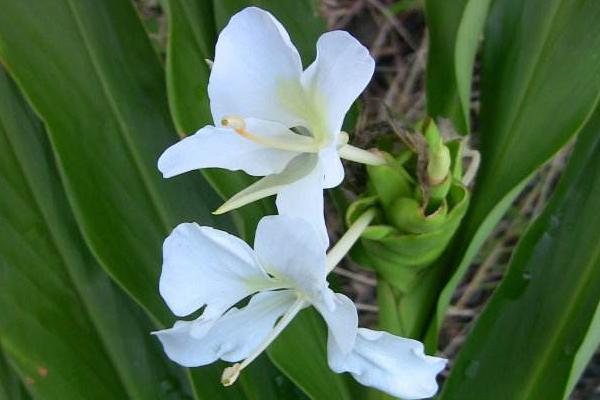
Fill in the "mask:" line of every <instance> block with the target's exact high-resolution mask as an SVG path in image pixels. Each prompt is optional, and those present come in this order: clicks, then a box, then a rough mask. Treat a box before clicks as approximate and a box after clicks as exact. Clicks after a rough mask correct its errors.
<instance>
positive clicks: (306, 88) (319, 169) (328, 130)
mask: <svg viewBox="0 0 600 400" xmlns="http://www.w3.org/2000/svg"><path fill="white" fill-rule="evenodd" d="M374 67H375V63H374V61H373V58H372V57H371V56H370V55H369V52H368V51H367V49H366V48H365V47H364V46H362V45H361V44H360V43H359V42H358V41H357V40H356V39H355V38H353V37H352V36H351V35H350V34H348V33H347V32H342V31H332V32H327V33H325V34H323V35H322V36H321V37H320V38H319V40H318V42H317V58H316V60H315V61H314V62H313V63H312V64H311V65H310V66H309V67H308V68H307V69H306V70H304V71H303V70H302V63H301V61H300V56H299V54H298V51H297V50H296V48H295V47H294V45H293V44H292V42H291V41H290V37H289V36H288V34H287V32H286V30H285V28H284V27H283V26H282V25H281V24H280V23H279V21H277V20H276V19H275V18H274V17H273V16H272V15H271V14H269V13H268V12H266V11H264V10H261V9H258V8H255V7H249V8H246V9H244V10H242V11H240V12H239V13H237V14H235V15H234V16H233V17H232V18H231V20H230V22H229V24H228V25H227V26H226V27H225V28H224V29H223V31H222V32H221V34H220V35H219V39H218V41H217V45H216V50H215V59H214V63H213V65H212V70H211V74H210V80H209V84H208V95H209V98H210V107H211V112H212V116H213V121H214V124H215V126H205V127H204V128H202V129H200V130H199V131H198V132H197V133H196V134H194V135H192V136H190V137H187V138H185V139H183V140H182V141H180V142H179V143H177V144H175V145H173V146H171V147H170V148H169V149H167V150H166V151H165V152H164V154H163V155H162V156H161V157H160V159H159V162H158V167H159V169H160V171H161V172H162V173H163V175H164V176H165V177H171V176H174V175H178V174H181V173H183V172H187V171H190V170H194V169H201V168H225V169H229V170H243V171H245V172H246V173H248V174H250V175H254V176H265V178H263V179H261V180H259V181H258V182H256V183H255V184H253V185H251V186H249V187H248V188H246V189H245V190H243V191H241V192H240V193H238V194H237V195H235V196H233V197H232V198H231V199H230V200H228V201H227V202H226V203H225V204H224V205H223V206H221V207H220V208H219V209H218V210H217V211H216V213H222V212H226V211H229V210H232V209H234V208H237V207H240V206H242V205H244V204H247V203H249V202H252V201H255V200H258V199H260V198H263V197H267V196H271V195H274V194H277V200H276V204H277V208H278V211H279V213H280V214H286V215H291V216H298V217H302V218H304V219H307V220H309V221H311V223H313V224H314V225H315V226H316V227H317V229H318V230H319V232H320V234H321V237H322V239H323V242H324V243H325V244H326V245H327V244H328V239H327V232H326V230H325V224H324V217H323V188H331V187H334V186H337V185H339V184H340V182H342V180H343V178H344V169H343V166H342V163H341V161H340V155H342V156H343V157H344V158H348V159H352V160H355V161H360V162H364V163H375V164H376V163H381V162H382V161H381V158H380V157H376V156H375V155H373V154H372V153H369V152H367V151H364V150H360V149H357V148H355V147H352V146H349V145H347V144H346V142H347V141H348V136H347V134H345V133H340V130H341V128H342V122H343V121H344V117H345V114H346V113H347V112H348V109H349V108H350V106H351V104H352V103H353V102H354V100H356V98H357V97H358V95H359V94H360V93H361V92H362V91H363V89H364V88H365V86H366V85H367V83H368V82H369V80H370V79H371V76H372V75H373V71H374Z"/></svg>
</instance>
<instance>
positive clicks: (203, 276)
mask: <svg viewBox="0 0 600 400" xmlns="http://www.w3.org/2000/svg"><path fill="white" fill-rule="evenodd" d="M163 252H164V263H163V271H162V274H161V277H160V293H161V295H162V296H163V298H164V299H165V301H166V303H167V305H168V306H169V307H170V308H171V310H172V311H173V313H175V314H176V315H177V316H180V317H183V316H186V315H189V314H191V313H193V312H195V311H197V310H198V309H200V308H202V307H205V308H204V310H203V313H202V315H201V316H200V317H198V318H197V319H195V320H193V321H177V322H176V323H175V325H174V326H173V328H171V329H166V330H162V331H159V332H155V334H156V335H157V336H158V337H159V339H160V341H161V342H162V344H163V346H164V349H165V351H166V353H167V355H168V356H169V357H170V358H171V359H172V360H173V361H175V362H177V363H179V364H181V365H184V366H187V367H195V366H201V365H206V364H210V363H212V362H214V361H216V360H218V359H222V360H225V361H229V362H236V364H234V365H233V366H232V367H229V368H227V369H226V370H225V371H224V374H223V384H226V385H229V384H232V383H233V382H234V381H235V379H236V378H237V376H238V375H239V373H240V371H241V370H242V369H243V368H245V367H246V366H247V365H248V364H249V363H250V362H251V361H252V360H254V359H255V358H256V357H257V356H258V355H260V354H261V353H262V352H263V351H264V350H265V349H266V348H267V347H268V345H269V344H270V343H271V342H272V341H273V340H274V339H275V338H276V337H277V336H278V335H279V333H281V331H282V330H283V329H284V328H285V327H286V326H287V325H288V324H289V322H290V321H291V320H292V319H293V318H294V316H295V315H296V314H297V313H298V312H299V311H300V310H302V309H303V308H305V307H308V306H311V305H312V306H314V307H315V308H316V309H317V310H318V311H319V313H320V314H321V315H322V316H323V318H324V320H325V322H326V323H327V326H328V331H329V333H328V360H329V365H330V367H331V368H332V369H333V370H334V371H335V372H338V373H340V372H349V373H351V374H352V375H353V376H354V378H355V379H356V380H358V381H359V382H361V383H362V384H365V385H368V386H372V387H375V388H377V389H379V390H382V391H385V392H387V393H389V394H391V395H393V396H398V397H401V398H404V399H420V398H426V397H430V396H433V395H434V394H435V392H436V391H437V383H436V380H435V377H436V375H437V374H438V373H439V372H440V371H441V370H442V369H443V368H444V367H445V364H446V361H445V360H444V359H441V358H436V357H430V356H426V355H425V354H424V353H423V346H422V344H421V343H419V342H417V341H414V340H410V339H404V338H400V337H397V336H393V335H390V334H388V333H385V332H377V331H372V330H369V329H362V328H361V329H358V317H357V312H356V308H355V306H354V304H353V303H352V301H351V300H350V299H349V298H348V297H346V296H344V295H343V294H340V293H334V292H333V291H332V290H331V289H329V287H328V283H327V280H326V275H327V273H328V268H327V267H326V255H325V252H324V250H323V247H322V243H321V242H320V240H319V238H318V235H316V234H315V232H314V228H313V226H312V225H311V224H309V223H308V222H306V221H304V220H301V219H298V218H294V217H286V216H268V217H265V218H263V219H262V220H261V221H260V223H259V225H258V228H257V232H256V239H255V243H254V250H253V249H251V248H250V247H249V246H248V245H247V244H246V243H245V242H244V241H242V240H241V239H238V238H237V237H235V236H232V235H230V234H228V233H225V232H222V231H219V230H216V229H213V228H209V227H201V226H198V225H197V224H192V223H186V224H181V225H179V226H178V227H177V228H176V229H175V230H174V231H173V232H172V234H171V235H170V236H169V237H168V238H167V239H166V241H165V244H164V248H163ZM248 296H251V297H250V301H249V302H248V303H247V304H246V305H244V306H242V307H240V308H237V307H236V306H235V305H236V304H238V303H240V302H241V301H243V300H245V299H246V298H247V297H248ZM289 356H290V357H294V355H293V354H290V355H289ZM237 362H239V363H237Z"/></svg>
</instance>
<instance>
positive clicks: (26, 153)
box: [0, 69, 185, 399]
mask: <svg viewBox="0 0 600 400" xmlns="http://www.w3.org/2000/svg"><path fill="white" fill-rule="evenodd" d="M0 160H1V161H0V182H1V186H2V187H3V195H2V196H1V198H0V276H1V281H2V291H0V308H1V309H2V315H1V316H0V344H1V347H2V348H3V350H4V351H5V352H6V354H8V355H9V357H10V359H11V361H13V362H14V366H15V368H16V369H17V370H18V372H19V375H21V376H22V377H23V378H24V379H25V380H26V382H27V385H28V387H29V390H30V391H31V392H33V393H34V394H35V396H36V397H39V398H44V399H64V398H65V396H67V397H68V398H89V399H92V398H95V399H105V398H132V399H158V398H164V397H166V396H167V395H170V396H175V398H182V397H184V396H185V392H184V391H182V389H181V388H180V383H179V379H178V377H177V375H176V374H175V373H174V371H172V370H170V368H168V367H167V362H166V361H165V359H164V356H163V355H162V350H161V349H160V347H159V345H158V343H157V342H156V341H155V340H153V339H152V338H151V337H150V336H149V332H150V331H151V330H152V329H153V326H152V324H151V323H150V321H149V319H148V318H147V317H146V316H145V315H144V314H143V313H142V312H141V310H140V309H139V308H138V306H137V305H135V304H134V303H132V302H131V300H130V299H129V298H128V297H127V296H126V295H125V294H124V293H122V291H121V290H120V289H118V288H117V287H116V286H115V285H114V284H113V283H112V282H111V280H110V279H109V277H108V276H107V275H106V274H105V273H104V271H103V270H102V269H101V268H100V266H99V265H98V264H97V263H96V262H95V260H94V259H93V257H92V255H91V254H90V253H89V250H87V247H85V245H84V243H83V240H82V238H81V236H80V234H79V231H78V230H77V226H76V224H75V221H74V219H73V216H72V214H71V213H70V211H69V208H68V204H67V200H66V197H65V195H64V191H63V188H62V186H61V183H60V180H59V178H58V173H57V171H56V167H55V165H54V160H53V158H52V155H51V153H50V151H49V144H48V141H47V138H46V137H45V134H44V131H43V127H42V125H41V123H40V121H39V120H37V118H36V117H35V116H34V115H33V113H32V112H31V111H30V109H29V108H28V106H27V105H26V104H25V102H24V100H23V99H22V98H21V97H20V94H19V93H18V91H17V89H16V87H15V86H14V85H13V84H12V82H10V80H9V79H8V77H7V75H6V74H5V73H4V71H3V70H2V69H0ZM11 398H13V397H11Z"/></svg>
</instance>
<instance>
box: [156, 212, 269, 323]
mask: <svg viewBox="0 0 600 400" xmlns="http://www.w3.org/2000/svg"><path fill="white" fill-rule="evenodd" d="M269 286H272V280H271V279H270V278H269V277H268V276H267V275H266V273H265V272H264V270H263V269H262V268H261V267H260V265H259V264H258V261H257V260H256V257H255V255H254V252H253V251H252V249H251V248H250V247H249V246H248V245H247V244H246V243H245V242H244V241H243V240H241V239H239V238H237V237H235V236H233V235H230V234H228V233H226V232H223V231H220V230H217V229H213V228H210V227H206V226H202V227H201V226H198V225H197V224H194V223H185V224H180V225H179V226H177V227H176V228H175V230H173V232H172V233H171V234H170V235H169V237H168V238H167V239H166V240H165V243H164V245H163V269H162V274H161V276H160V294H161V295H162V297H163V298H164V300H165V302H166V303H167V305H168V306H169V308H170V309H171V310H172V311H173V313H174V314H175V315H178V316H185V315H188V314H190V313H192V312H194V311H196V310H197V309H199V308H200V307H202V306H204V305H206V306H207V307H206V310H205V311H204V316H205V317H209V316H215V315H216V316H218V315H220V314H221V313H223V312H224V311H225V310H227V309H228V308H229V307H231V306H232V305H234V304H235V303H237V302H238V301H240V300H242V299H243V298H244V297H246V296H248V295H250V294H252V293H254V292H256V291H257V290H260V289H262V288H264V287H269Z"/></svg>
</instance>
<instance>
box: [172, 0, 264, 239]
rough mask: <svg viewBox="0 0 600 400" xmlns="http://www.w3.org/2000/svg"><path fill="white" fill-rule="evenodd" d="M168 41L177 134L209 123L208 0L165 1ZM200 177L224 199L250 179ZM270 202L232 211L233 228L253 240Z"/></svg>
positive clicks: (211, 32)
mask: <svg viewBox="0 0 600 400" xmlns="http://www.w3.org/2000/svg"><path fill="white" fill-rule="evenodd" d="M167 5H168V7H167V12H168V16H169V42H168V50H167V89H168V95H169V107H170V109H171V114H172V116H173V120H174V122H175V126H177V131H178V133H179V135H180V136H185V135H187V134H189V133H190V132H195V131H197V130H198V129H200V128H201V127H203V126H205V125H208V124H213V120H212V116H211V114H210V104H209V99H208V93H207V86H208V77H209V73H210V69H209V67H208V64H207V62H206V60H212V59H213V58H214V45H215V42H216V31H215V23H214V18H213V7H212V3H211V2H210V1H204V0H197V1H187V0H168V2H167ZM202 173H203V175H204V176H205V178H206V179H207V180H208V181H209V182H210V183H211V185H212V186H213V188H214V189H215V190H216V191H217V192H218V193H219V195H220V196H221V197H222V198H223V200H226V199H228V198H230V197H231V196H233V195H234V194H236V193H237V192H239V191H240V190H241V189H243V188H245V187H247V186H250V185H251V184H252V183H253V182H254V181H255V180H254V179H253V178H252V177H250V176H248V175H246V174H244V173H243V172H231V171H222V170H217V169H210V170H203V171H202ZM273 210H274V207H273V202H272V200H271V201H268V200H264V201H261V202H256V203H252V204H249V205H247V206H246V207H244V208H242V209H239V210H235V211H234V212H233V213H232V216H233V218H234V221H235V222H236V224H237V226H238V231H239V232H240V233H241V234H242V235H243V236H244V238H246V239H247V240H252V238H253V237H254V230H255V229H256V225H257V224H258V221H259V220H260V218H261V217H262V216H263V215H265V214H272V213H274V211H273Z"/></svg>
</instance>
